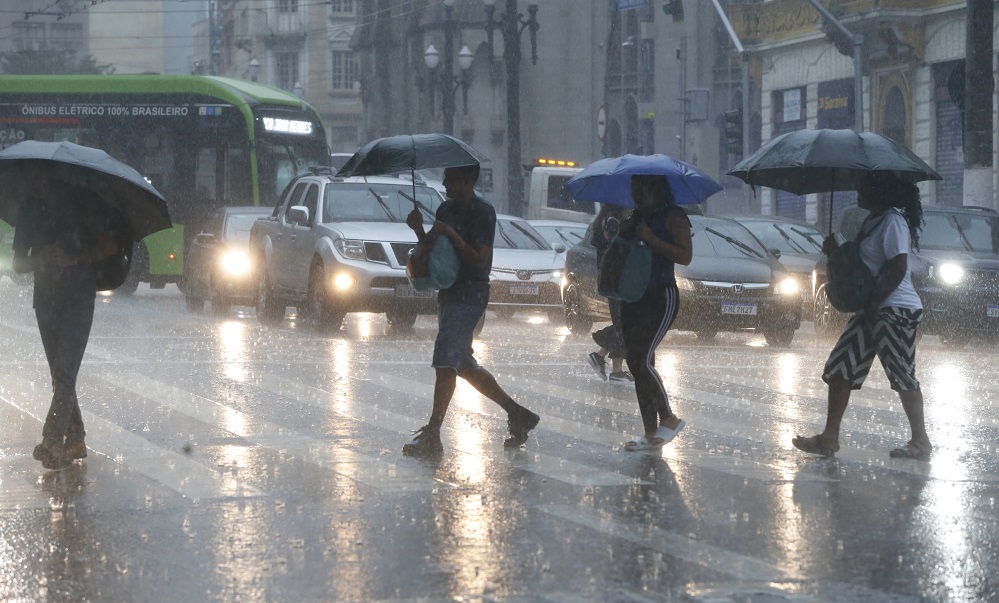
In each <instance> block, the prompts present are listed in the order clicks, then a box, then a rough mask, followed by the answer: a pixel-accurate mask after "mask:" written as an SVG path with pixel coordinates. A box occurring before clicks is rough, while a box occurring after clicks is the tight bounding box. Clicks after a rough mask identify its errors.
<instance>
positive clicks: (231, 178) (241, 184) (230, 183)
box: [225, 147, 277, 206]
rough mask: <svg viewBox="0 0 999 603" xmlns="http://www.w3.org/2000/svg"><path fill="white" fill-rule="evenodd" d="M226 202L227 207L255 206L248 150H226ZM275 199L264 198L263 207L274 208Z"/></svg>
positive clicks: (230, 148)
mask: <svg viewBox="0 0 999 603" xmlns="http://www.w3.org/2000/svg"><path fill="white" fill-rule="evenodd" d="M225 201H226V205H253V177H252V176H251V175H250V162H249V159H248V157H247V153H246V149H242V148H237V147H226V150H225ZM276 202H277V199H276V198H275V197H263V198H261V199H260V205H261V206H272V205H274V204H275V203H276Z"/></svg>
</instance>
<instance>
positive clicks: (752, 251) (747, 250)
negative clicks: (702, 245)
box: [704, 228, 763, 258]
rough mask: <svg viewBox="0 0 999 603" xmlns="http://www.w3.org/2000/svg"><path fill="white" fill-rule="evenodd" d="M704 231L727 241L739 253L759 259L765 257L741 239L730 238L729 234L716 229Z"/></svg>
mask: <svg viewBox="0 0 999 603" xmlns="http://www.w3.org/2000/svg"><path fill="white" fill-rule="evenodd" d="M704 231H705V232H709V233H711V234H713V235H715V236H716V237H719V238H721V239H723V240H725V241H727V242H728V243H729V244H730V245H732V247H735V248H736V249H738V250H739V251H741V252H742V253H744V254H746V255H747V256H749V257H753V256H756V257H758V258H762V257H763V255H762V254H761V253H760V252H759V251H756V250H755V249H753V248H752V247H750V246H749V245H746V244H745V243H743V242H742V241H740V240H739V239H736V238H735V237H730V236H728V235H727V234H723V233H720V232H718V231H717V230H715V229H714V228H705V229H704ZM750 254H752V255H750Z"/></svg>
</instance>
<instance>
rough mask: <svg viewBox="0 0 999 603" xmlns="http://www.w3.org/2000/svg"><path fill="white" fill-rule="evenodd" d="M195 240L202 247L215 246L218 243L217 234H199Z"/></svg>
mask: <svg viewBox="0 0 999 603" xmlns="http://www.w3.org/2000/svg"><path fill="white" fill-rule="evenodd" d="M194 240H195V241H197V242H198V243H199V244H201V245H213V244H214V243H215V242H216V241H215V233H211V232H203V233H201V234H199V235H198V236H197V237H195V239H194Z"/></svg>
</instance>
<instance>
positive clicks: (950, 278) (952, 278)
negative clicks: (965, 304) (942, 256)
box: [930, 262, 964, 285]
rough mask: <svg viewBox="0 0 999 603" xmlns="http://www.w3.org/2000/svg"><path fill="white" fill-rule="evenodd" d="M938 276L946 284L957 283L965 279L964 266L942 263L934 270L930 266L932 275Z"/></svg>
mask: <svg viewBox="0 0 999 603" xmlns="http://www.w3.org/2000/svg"><path fill="white" fill-rule="evenodd" d="M934 275H935V276H936V277H937V279H939V280H940V281H941V282H942V283H943V284H945V285H956V284H958V283H960V282H961V281H962V280H964V268H962V267H960V266H958V265H957V264H951V263H949V262H948V263H945V264H940V265H939V266H937V267H936V269H935V270H934V268H933V267H931V268H930V276H934Z"/></svg>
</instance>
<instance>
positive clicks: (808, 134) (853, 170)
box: [729, 130, 943, 229]
mask: <svg viewBox="0 0 999 603" xmlns="http://www.w3.org/2000/svg"><path fill="white" fill-rule="evenodd" d="M873 172H890V173H892V174H894V175H895V177H897V178H899V179H900V180H903V181H906V182H921V181H923V180H943V178H941V176H940V174H938V173H936V172H935V171H934V170H933V168H931V167H930V166H928V165H926V162H924V161H923V160H922V159H920V158H919V157H917V156H916V154H915V153H913V152H912V151H910V150H909V149H907V148H905V147H904V146H902V145H900V144H898V143H897V142H895V141H894V140H892V139H890V138H885V137H884V136H882V135H880V134H875V133H874V132H854V131H853V130H797V131H795V132H789V133H787V134H782V135H780V136H778V137H777V138H774V139H773V140H771V141H769V142H767V143H766V144H765V145H763V146H762V147H760V149H759V150H758V151H756V152H755V153H753V154H752V155H750V156H749V157H746V158H745V159H743V160H742V161H740V162H739V164H738V165H736V166H735V167H734V168H732V170H731V171H730V172H729V175H730V176H735V177H737V178H740V179H742V180H743V181H745V182H746V183H748V184H752V185H755V186H767V187H770V188H776V189H779V190H782V191H788V192H790V193H794V194H796V195H806V194H808V193H821V192H827V191H828V192H830V193H831V192H833V191H855V190H857V189H858V188H859V187H860V186H861V184H862V183H863V182H864V179H865V177H866V176H868V175H870V174H871V173H873ZM832 210H833V204H832V202H831V201H830V203H829V228H830V229H831V228H832V217H833V216H832Z"/></svg>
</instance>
